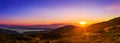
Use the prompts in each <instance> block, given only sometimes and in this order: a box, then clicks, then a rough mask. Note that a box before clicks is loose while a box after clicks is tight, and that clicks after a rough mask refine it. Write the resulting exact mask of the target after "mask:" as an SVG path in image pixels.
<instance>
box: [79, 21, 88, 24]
mask: <svg viewBox="0 0 120 43" xmlns="http://www.w3.org/2000/svg"><path fill="white" fill-rule="evenodd" d="M79 24H80V25H85V24H87V22H85V21H80V22H79Z"/></svg>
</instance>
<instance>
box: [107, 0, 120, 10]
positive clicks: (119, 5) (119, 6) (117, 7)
mask: <svg viewBox="0 0 120 43" xmlns="http://www.w3.org/2000/svg"><path fill="white" fill-rule="evenodd" d="M107 9H108V10H120V0H118V2H115V3H113V4H112V5H110V6H108V7H107Z"/></svg>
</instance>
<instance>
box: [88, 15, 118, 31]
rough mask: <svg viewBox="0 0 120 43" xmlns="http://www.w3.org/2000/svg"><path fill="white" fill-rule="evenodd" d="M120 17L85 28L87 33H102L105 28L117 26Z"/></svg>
mask: <svg viewBox="0 0 120 43" xmlns="http://www.w3.org/2000/svg"><path fill="white" fill-rule="evenodd" d="M119 25H120V17H118V18H114V19H111V20H109V21H105V22H101V23H96V24H93V25H90V26H88V27H87V29H88V31H89V32H103V31H104V29H105V28H109V27H114V26H119Z"/></svg>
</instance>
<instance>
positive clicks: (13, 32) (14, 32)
mask: <svg viewBox="0 0 120 43" xmlns="http://www.w3.org/2000/svg"><path fill="white" fill-rule="evenodd" d="M0 33H1V34H19V33H18V32H17V31H12V30H6V29H0Z"/></svg>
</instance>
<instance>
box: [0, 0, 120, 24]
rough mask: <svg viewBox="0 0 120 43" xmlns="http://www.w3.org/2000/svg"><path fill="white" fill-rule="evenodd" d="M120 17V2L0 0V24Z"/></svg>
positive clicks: (97, 0)
mask: <svg viewBox="0 0 120 43" xmlns="http://www.w3.org/2000/svg"><path fill="white" fill-rule="evenodd" d="M119 16H120V0H0V24H18V25H22V24H23V25H35V24H36V25H38V24H54V23H75V22H78V21H82V20H83V21H88V22H93V23H95V22H101V21H106V20H109V19H111V18H115V17H119Z"/></svg>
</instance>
